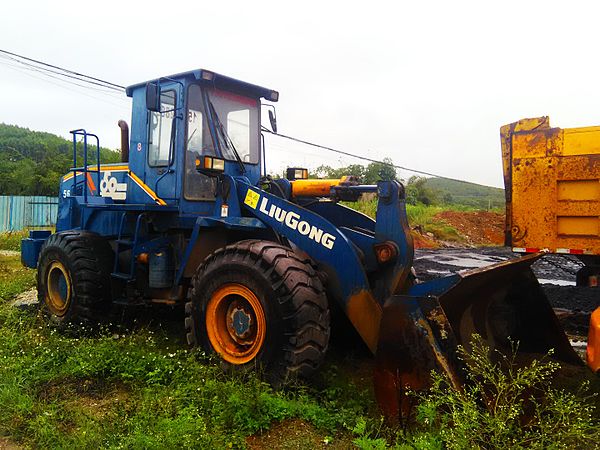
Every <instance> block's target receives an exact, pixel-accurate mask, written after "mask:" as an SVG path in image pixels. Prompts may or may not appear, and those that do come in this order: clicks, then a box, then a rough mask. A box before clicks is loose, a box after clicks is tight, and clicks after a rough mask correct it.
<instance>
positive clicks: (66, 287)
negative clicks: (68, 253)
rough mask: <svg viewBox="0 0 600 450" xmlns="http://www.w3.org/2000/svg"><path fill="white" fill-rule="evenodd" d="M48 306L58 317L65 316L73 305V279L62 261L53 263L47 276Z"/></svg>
mask: <svg viewBox="0 0 600 450" xmlns="http://www.w3.org/2000/svg"><path fill="white" fill-rule="evenodd" d="M46 291H47V292H46V304H47V305H48V306H49V307H50V309H51V311H52V312H53V313H54V314H56V315H57V316H63V315H65V313H66V312H67V309H68V308H69V304H70V303H71V278H70V277H69V272H68V271H67V268H66V267H65V266H64V265H63V263H61V262H60V261H53V262H52V264H51V265H50V268H49V269H48V274H47V276H46Z"/></svg>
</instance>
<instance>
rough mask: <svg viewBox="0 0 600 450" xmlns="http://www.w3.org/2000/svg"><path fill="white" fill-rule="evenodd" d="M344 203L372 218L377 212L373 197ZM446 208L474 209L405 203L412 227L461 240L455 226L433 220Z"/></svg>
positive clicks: (443, 238) (454, 209) (446, 238)
mask: <svg viewBox="0 0 600 450" xmlns="http://www.w3.org/2000/svg"><path fill="white" fill-rule="evenodd" d="M345 205H346V206H348V207H350V208H352V209H355V210H357V211H359V212H361V213H363V214H366V215H367V216H369V217H372V218H375V214H376V213H377V200H375V199H373V200H368V201H358V202H348V203H345ZM447 210H452V211H474V210H475V209H474V208H470V207H466V206H460V205H452V206H451V207H442V206H427V205H422V204H416V205H406V215H407V218H408V224H409V225H410V226H411V227H412V228H415V227H419V228H420V229H421V230H423V231H424V232H428V233H432V234H433V235H434V236H435V237H436V238H438V239H441V240H444V241H462V237H461V236H460V235H459V233H458V231H456V229H455V228H453V227H451V226H450V225H447V224H445V223H443V222H440V221H436V220H434V217H435V215H436V214H439V213H441V212H443V211H447Z"/></svg>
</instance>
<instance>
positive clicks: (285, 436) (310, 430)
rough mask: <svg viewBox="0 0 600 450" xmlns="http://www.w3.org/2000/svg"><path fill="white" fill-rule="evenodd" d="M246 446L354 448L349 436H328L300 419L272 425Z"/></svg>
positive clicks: (249, 439)
mask: <svg viewBox="0 0 600 450" xmlns="http://www.w3.org/2000/svg"><path fill="white" fill-rule="evenodd" d="M246 445H247V446H248V448H249V449H252V450H263V449H265V450H266V449H269V450H270V449H274V448H277V449H288V450H292V449H307V448H315V449H316V448H327V449H348V448H354V447H355V446H354V445H353V444H352V439H351V438H350V437H349V436H339V437H338V436H336V437H331V436H326V435H325V434H324V433H322V432H320V431H319V430H317V429H316V428H315V427H314V426H313V425H311V424H310V423H308V422H305V421H303V420H300V419H289V420H284V421H282V422H279V423H277V424H274V425H272V426H271V427H270V428H269V429H268V430H266V431H263V432H262V433H259V434H255V435H252V436H249V437H248V438H247V439H246Z"/></svg>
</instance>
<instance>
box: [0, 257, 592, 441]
mask: <svg viewBox="0 0 600 450" xmlns="http://www.w3.org/2000/svg"><path fill="white" fill-rule="evenodd" d="M33 283H34V273H33V271H31V270H27V269H22V268H20V267H19V263H18V257H15V256H0V286H1V289H2V294H1V298H2V300H1V301H0V405H2V407H1V408H0V436H7V437H9V439H10V442H14V443H18V444H20V445H24V446H27V447H40V448H244V447H246V446H247V445H248V443H249V442H250V441H248V440H247V439H248V437H249V436H254V437H253V438H252V442H253V445H255V444H256V443H257V442H258V444H259V447H260V446H261V445H262V448H273V445H274V443H275V445H276V447H277V448H299V446H309V447H310V446H313V447H314V446H316V445H317V444H322V445H325V444H327V446H328V447H330V448H349V447H350V446H351V445H355V446H357V447H359V448H364V449H369V448H371V449H373V448H402V449H409V448H415V449H417V448H435V447H432V445H435V446H437V448H442V446H445V447H448V448H452V446H453V444H452V443H453V442H459V441H457V439H458V437H460V436H462V434H461V433H463V431H464V430H463V428H464V429H467V428H468V427H467V425H469V426H478V427H479V428H478V432H479V433H483V432H484V431H486V430H487V429H486V430H482V427H484V426H487V425H486V424H485V423H484V424H480V423H479V422H478V418H479V417H480V416H481V414H483V412H482V409H481V401H479V400H477V399H475V400H474V401H473V402H472V403H464V405H461V403H460V402H461V401H462V400H461V397H460V395H459V393H457V392H453V391H451V390H448V389H446V388H445V386H444V380H443V379H442V378H438V380H439V381H437V382H436V383H437V384H436V383H434V388H433V389H432V390H431V391H430V392H429V393H428V394H424V395H425V396H424V397H423V404H424V405H425V409H421V410H420V416H419V417H420V419H421V421H420V422H419V423H418V424H417V425H416V427H415V428H414V429H411V430H409V431H408V432H405V431H403V430H401V429H400V428H397V427H394V426H388V425H385V424H384V423H383V421H382V419H381V417H380V416H379V414H378V412H377V409H376V406H375V404H374V401H373V397H372V392H371V389H370V373H371V369H370V365H369V364H370V362H369V361H370V360H367V365H368V367H367V366H365V367H362V366H361V364H363V363H362V362H361V361H360V360H358V359H356V358H353V357H350V356H346V355H341V354H336V353H335V352H330V355H329V357H328V361H327V362H326V364H325V366H324V367H323V368H322V369H321V370H320V372H319V374H318V375H317V376H316V378H315V380H313V381H312V382H311V383H309V384H306V385H305V384H298V385H295V386H292V387H289V388H287V389H286V390H283V391H274V390H273V389H272V388H271V387H270V386H268V385H266V384H265V383H263V382H261V381H260V379H259V378H258V377H256V376H255V375H254V374H248V375H245V376H232V375H226V374H224V373H223V372H222V371H221V370H220V369H219V368H218V366H217V365H216V364H214V361H210V360H209V359H208V358H206V357H205V355H204V354H202V352H200V351H198V350H189V349H187V348H186V346H185V344H184V342H183V341H184V339H183V336H182V334H183V333H182V332H181V331H171V329H170V326H169V324H170V322H169V320H172V319H173V318H174V319H175V321H174V322H173V323H174V324H175V328H176V329H177V330H181V329H182V328H183V327H180V326H179V325H180V321H181V318H180V317H179V316H178V313H177V312H170V313H165V311H166V310H161V311H158V312H156V313H155V314H154V315H153V316H151V320H145V319H143V318H140V319H139V320H138V321H137V322H136V321H134V322H125V323H127V326H124V325H115V324H113V325H110V324H107V325H105V326H103V327H101V328H100V329H99V330H98V329H94V330H92V329H78V330H74V329H73V330H67V331H66V332H58V331H57V330H56V329H55V328H52V327H50V326H48V325H47V324H46V322H45V321H44V319H43V317H41V316H40V315H39V314H38V313H37V312H36V311H31V310H21V309H18V308H15V307H13V306H10V304H9V300H10V299H11V298H12V297H13V296H14V295H15V294H17V293H18V292H20V291H22V290H25V289H28V288H29V287H31V286H33ZM136 314H137V313H136ZM363 369H364V370H363ZM495 370H497V369H492V370H491V372H492V373H495ZM533 381H535V380H533ZM512 384H514V383H513V382H512V381H510V380H509V381H508V382H507V383H505V384H503V386H505V385H508V386H512ZM449 393H451V394H452V395H453V396H454V397H452V398H456V399H457V400H456V403H454V404H453V405H454V407H455V409H456V410H457V411H461V407H464V408H467V409H464V411H463V412H462V415H460V414H459V415H450V416H448V415H447V414H450V413H449V412H448V411H449V410H448V406H449V405H448V403H447V402H446V403H443V401H445V399H447V398H449V397H450V395H449ZM560 399H561V400H560V402H562V403H560V402H559V403H560V405H559V406H560V407H556V408H554V409H552V408H550V409H548V408H546V409H545V410H544V411H543V416H544V418H545V419H544V420H546V421H547V427H546V428H544V429H545V430H551V429H552V426H556V424H557V423H559V422H560V421H561V420H565V417H567V415H564V414H563V415H560V414H561V413H565V414H566V413H569V414H571V415H570V416H568V417H567V419H568V420H569V421H568V422H566V423H568V424H571V423H572V419H573V418H579V419H581V418H582V417H583V418H584V419H585V418H586V417H587V416H585V415H581V416H576V415H573V414H574V411H578V410H579V411H586V408H588V406H587V404H586V403H585V402H584V400H581V399H580V398H578V397H576V396H574V395H573V396H570V397H568V396H567V397H564V396H563V397H560ZM509 400H510V399H509ZM511 401H512V400H511ZM561 405H562V406H561ZM474 408H475V409H474ZM477 408H478V409H477ZM473 411H478V414H479V416H475V415H470V414H471V413H472V412H473ZM454 418H458V419H460V420H463V421H465V423H464V424H462V423H461V424H458V423H456V421H455V420H454ZM586 420H587V419H586ZM469 421H471V422H469ZM494 424H495V425H494V426H500V424H499V422H494ZM459 425H460V426H459ZM490 426H491V425H490ZM511 426H512V428H511V433H518V430H517V429H516V428H515V427H514V424H513V425H511ZM592 426H594V424H590V423H589V421H588V422H585V421H583V422H581V423H580V424H579V425H578V427H579V428H578V429H579V430H584V432H586V433H589V432H590V430H592V428H591V427H592ZM461 427H463V428H461ZM465 427H467V428H465ZM561 429H564V427H562V428H561ZM451 430H455V433H454V434H449V433H450V431H451ZM271 431H273V432H275V433H276V436H278V440H276V441H269V440H268V439H267V438H265V439H266V440H265V441H261V433H263V432H268V433H271ZM463 434H464V433H463ZM475 434H476V433H471V435H475ZM515 435H516V434H515ZM265 436H267V435H265ZM457 436H458V437H457ZM261 442H263V443H262V444H261ZM460 442H462V441H460ZM544 442H548V439H546V440H545V441H544ZM454 447H456V446H454ZM489 448H492V447H489ZM498 448H511V447H510V446H508V447H498Z"/></svg>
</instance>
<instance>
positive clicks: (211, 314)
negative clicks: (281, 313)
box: [206, 283, 267, 365]
mask: <svg viewBox="0 0 600 450" xmlns="http://www.w3.org/2000/svg"><path fill="white" fill-rule="evenodd" d="M206 331H207V334H208V339H209V341H210V343H211V345H212V347H213V348H214V349H215V351H216V352H217V353H218V354H219V355H220V356H221V358H223V359H224V360H225V361H227V362H229V363H231V364H238V365H239V364H245V363H247V362H249V361H251V360H252V359H254V358H255V357H256V355H258V352H260V349H261V348H262V346H263V344H264V342H265V336H266V331H267V321H266V319H265V312H264V310H263V307H262V305H261V303H260V300H259V299H258V297H257V296H256V295H255V294H254V292H252V291H251V290H250V289H248V288H247V287H246V286H244V285H241V284H238V283H229V284H226V285H224V286H221V287H220V288H219V289H217V290H216V291H215V292H214V293H213V295H212V296H211V298H210V300H209V301H208V305H207V308H206Z"/></svg>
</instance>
